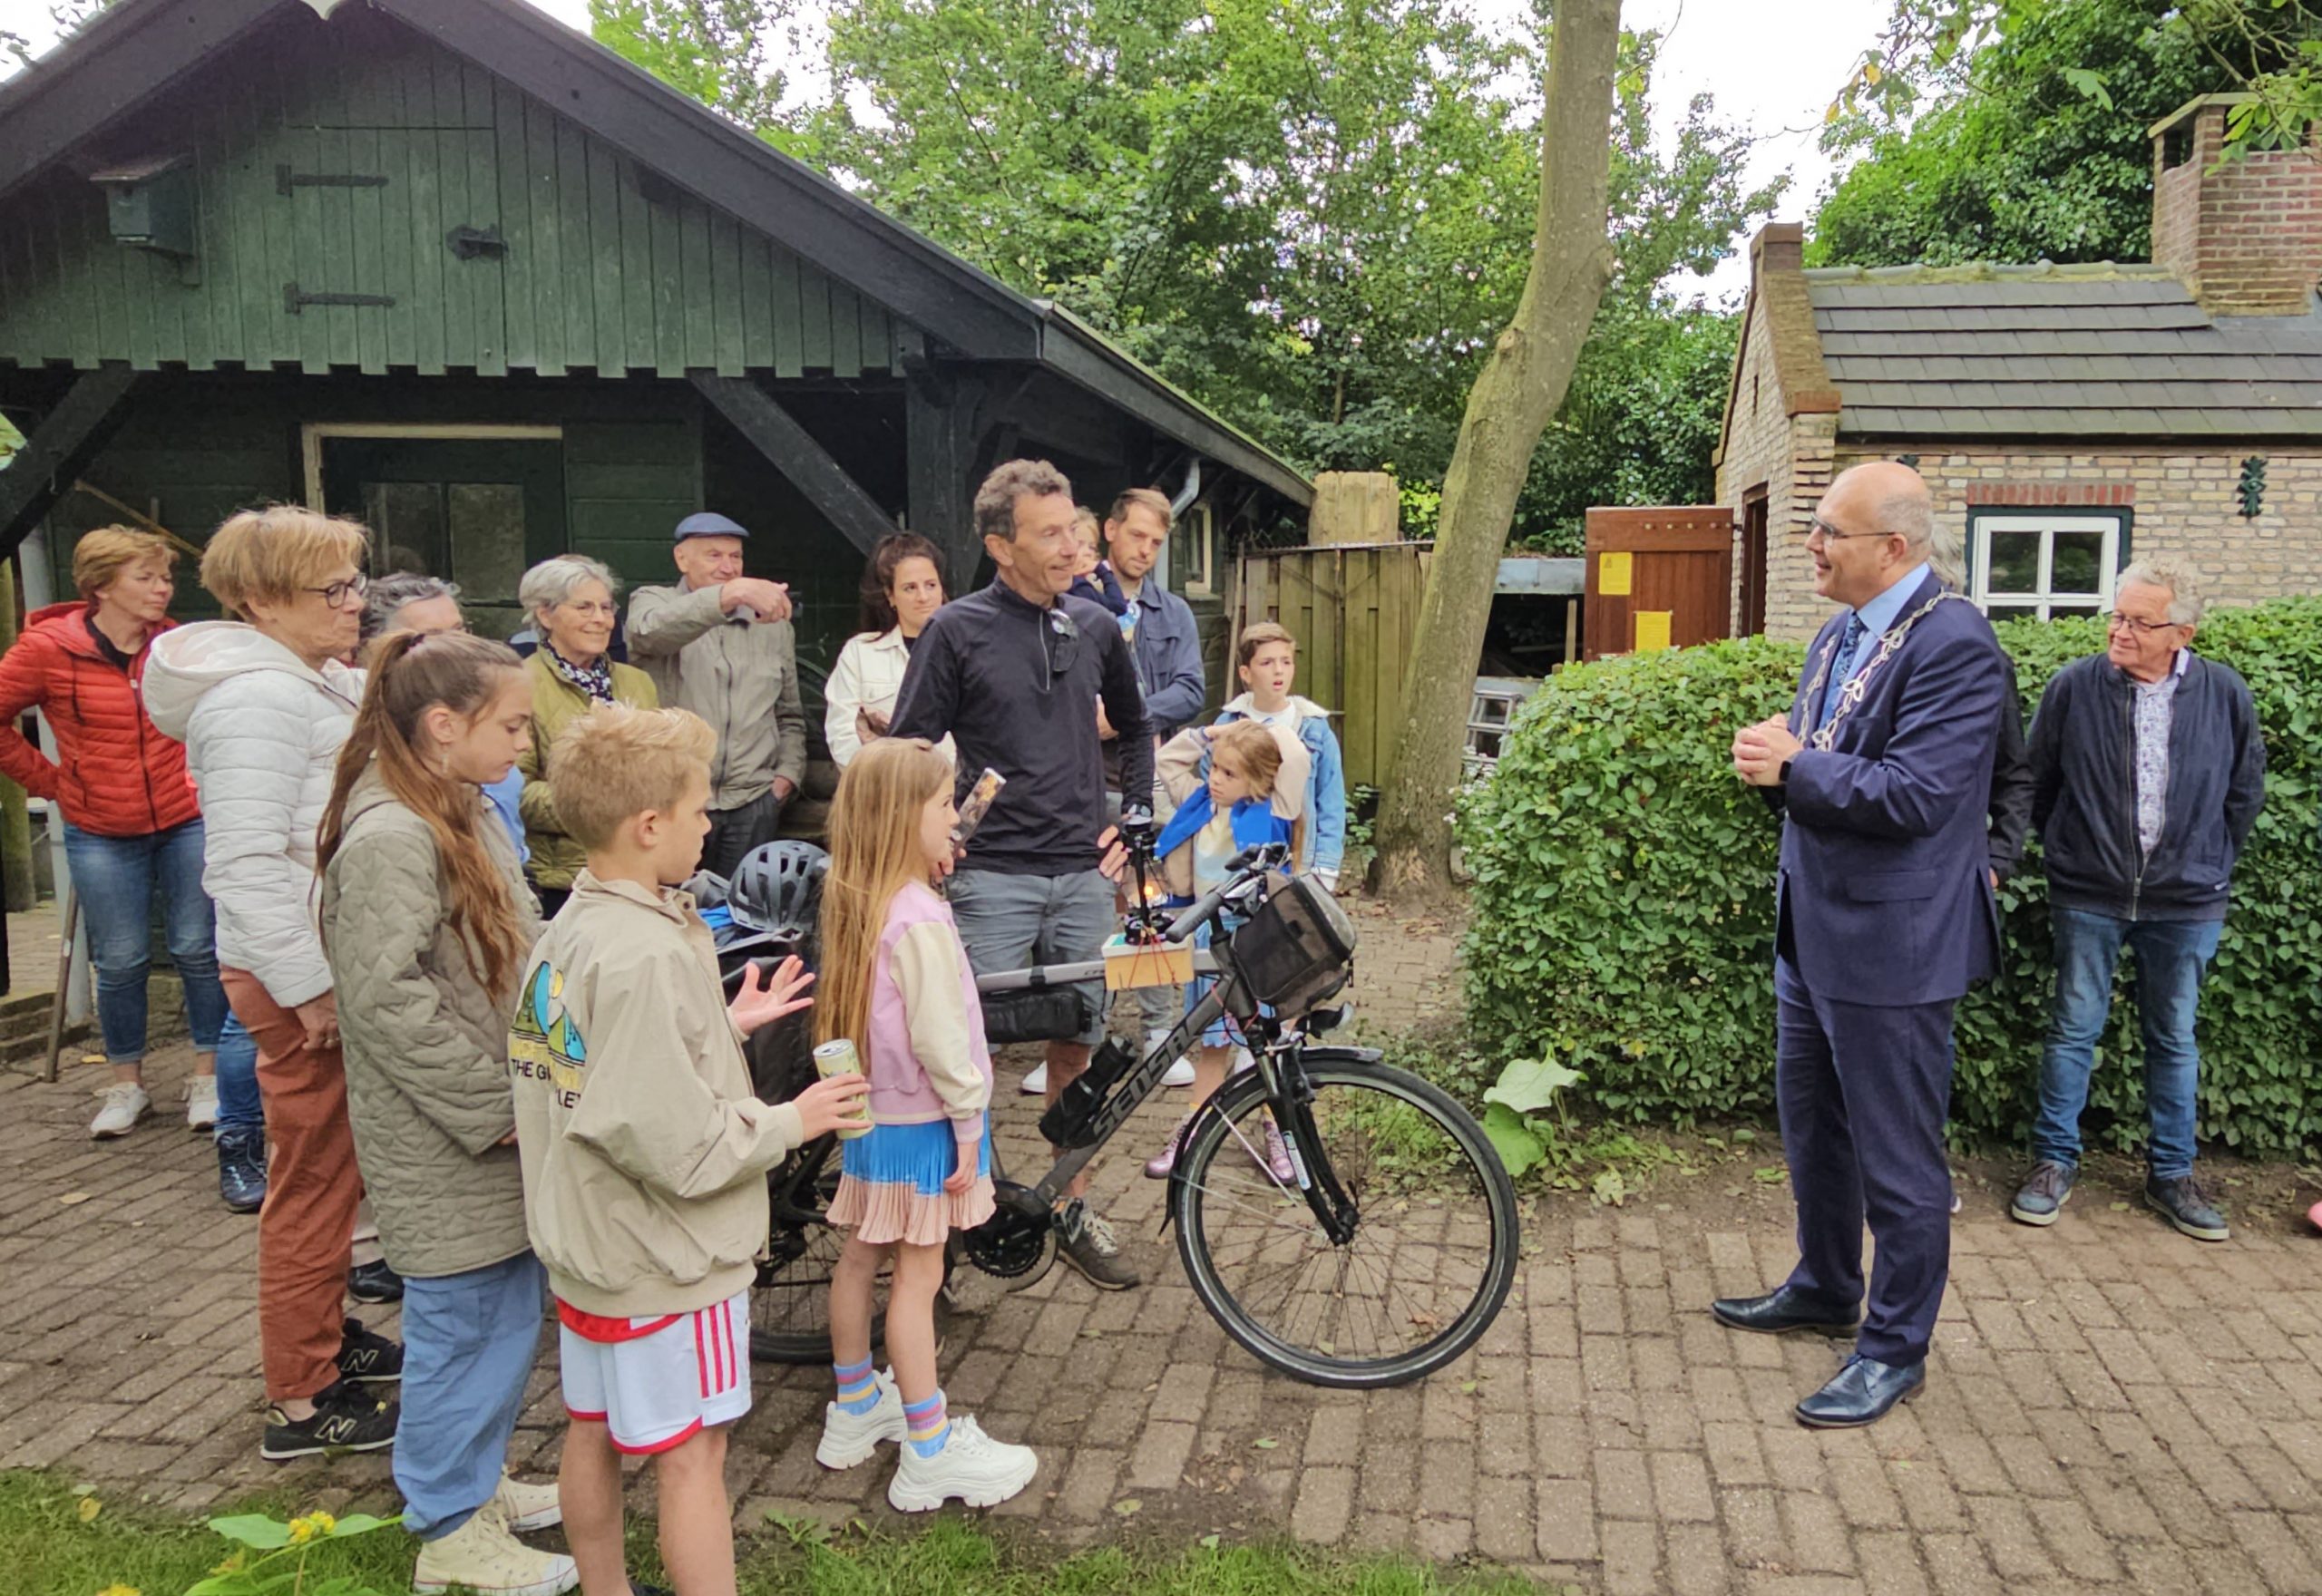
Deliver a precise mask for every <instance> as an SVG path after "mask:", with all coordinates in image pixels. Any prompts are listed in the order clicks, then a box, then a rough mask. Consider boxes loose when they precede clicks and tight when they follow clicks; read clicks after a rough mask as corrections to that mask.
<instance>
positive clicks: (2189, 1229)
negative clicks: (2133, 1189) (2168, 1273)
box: [2144, 1175, 2232, 1241]
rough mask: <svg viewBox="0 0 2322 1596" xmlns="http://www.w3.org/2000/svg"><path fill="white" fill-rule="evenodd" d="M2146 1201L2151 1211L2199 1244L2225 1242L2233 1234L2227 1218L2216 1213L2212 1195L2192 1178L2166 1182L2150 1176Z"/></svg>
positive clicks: (2146, 1183)
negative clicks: (2229, 1228)
mask: <svg viewBox="0 0 2322 1596" xmlns="http://www.w3.org/2000/svg"><path fill="white" fill-rule="evenodd" d="M2144 1201H2145V1205H2146V1206H2147V1207H2148V1208H2152V1209H2155V1210H2158V1211H2159V1212H2160V1213H2161V1216H2162V1217H2163V1218H2164V1219H2166V1220H2168V1221H2169V1222H2170V1223H2171V1224H2172V1225H2175V1226H2176V1227H2177V1228H2178V1229H2179V1230H2180V1231H2183V1232H2184V1233H2185V1234H2186V1235H2189V1236H2190V1237H2192V1238H2193V1240H2195V1241H2224V1240H2225V1239H2226V1237H2227V1236H2229V1235H2230V1234H2231V1233H2232V1232H2231V1231H2228V1230H2227V1229H2226V1224H2225V1215H2223V1214H2221V1213H2220V1212H2218V1211H2217V1204H2216V1203H2214V1202H2210V1196H2209V1193H2208V1192H2204V1191H2202V1190H2201V1188H2200V1183H2199V1182H2196V1181H2195V1180H2194V1179H2193V1177H2192V1176H2190V1175H2179V1176H2178V1177H2177V1178H2176V1179H2175V1180H2172V1181H2164V1180H2162V1179H2161V1177H2160V1176H2158V1175H2148V1176H2146V1177H2145V1182H2144Z"/></svg>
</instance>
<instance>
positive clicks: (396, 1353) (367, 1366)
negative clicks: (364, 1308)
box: [338, 1319, 403, 1386]
mask: <svg viewBox="0 0 2322 1596" xmlns="http://www.w3.org/2000/svg"><path fill="white" fill-rule="evenodd" d="M338 1377H339V1378H341V1379H343V1380H352V1381H354V1382H355V1383H356V1384H357V1385H368V1386H385V1385H392V1384H394V1383H395V1381H397V1380H400V1379H402V1378H403V1347H402V1345H401V1344H400V1343H398V1342H395V1341H390V1340H388V1339H387V1338H385V1336H382V1335H380V1334H378V1333H377V1332H376V1331H374V1330H366V1329H365V1328H363V1321H362V1320H360V1319H348V1320H347V1321H346V1323H345V1324H343V1325H341V1326H340V1327H339V1332H338Z"/></svg>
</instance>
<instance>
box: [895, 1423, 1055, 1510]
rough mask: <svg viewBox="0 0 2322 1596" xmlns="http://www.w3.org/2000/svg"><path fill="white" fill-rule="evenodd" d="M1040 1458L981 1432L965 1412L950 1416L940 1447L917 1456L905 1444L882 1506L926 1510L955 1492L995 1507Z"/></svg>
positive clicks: (1025, 1480)
mask: <svg viewBox="0 0 2322 1596" xmlns="http://www.w3.org/2000/svg"><path fill="white" fill-rule="evenodd" d="M1039 1468H1040V1460H1039V1458H1038V1457H1036V1456H1035V1455H1033V1453H1032V1449H1031V1448H1030V1447H1029V1446H1011V1445H1009V1444H1008V1443H1007V1442H1005V1441H995V1440H993V1439H992V1438H991V1437H990V1435H985V1434H984V1433H983V1426H981V1425H979V1424H977V1423H976V1421H975V1420H974V1419H972V1418H970V1417H969V1416H967V1415H965V1414H955V1415H953V1416H952V1418H951V1435H949V1436H947V1437H946V1438H945V1440H944V1442H943V1450H941V1452H938V1453H937V1454H936V1455H934V1456H932V1457H922V1456H921V1455H919V1452H918V1450H917V1448H915V1447H913V1446H912V1445H909V1444H908V1443H906V1444H905V1445H903V1446H902V1448H901V1449H900V1455H899V1457H898V1458H897V1460H896V1463H895V1477H894V1478H893V1480H892V1481H890V1482H888V1484H887V1505H888V1506H890V1507H892V1508H893V1509H894V1510H895V1511H896V1512H897V1513H932V1512H934V1511H935V1510H936V1509H937V1508H939V1507H941V1506H942V1505H943V1504H944V1502H945V1501H946V1500H947V1499H948V1498H950V1497H953V1496H956V1497H958V1498H959V1499H960V1500H961V1502H964V1503H966V1504H968V1505H969V1506H970V1507H997V1506H998V1505H999V1504H1001V1503H1003V1502H1005V1501H1007V1500H1008V1499H1009V1498H1010V1496H1013V1495H1015V1494H1016V1493H1017V1492H1019V1491H1021V1490H1022V1489H1023V1488H1024V1487H1025V1486H1027V1485H1029V1484H1031V1483H1032V1476H1033V1475H1034V1474H1038V1473H1039Z"/></svg>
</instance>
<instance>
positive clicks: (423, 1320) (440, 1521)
mask: <svg viewBox="0 0 2322 1596" xmlns="http://www.w3.org/2000/svg"><path fill="white" fill-rule="evenodd" d="M547 1292H548V1271H547V1270H543V1269H542V1268H541V1261H540V1260H539V1259H537V1258H534V1257H533V1256H532V1254H531V1253H529V1252H520V1253H518V1254H517V1255H516V1256H515V1257H513V1258H511V1259H509V1260H507V1261H505V1262H503V1263H493V1264H487V1265H485V1266H484V1267H483V1268H482V1269H472V1270H466V1271H465V1272H463V1273H461V1274H456V1275H439V1276H437V1277H435V1278H434V1279H433V1280H422V1279H420V1278H418V1277H416V1276H409V1275H407V1276H405V1278H404V1282H403V1392H402V1396H403V1415H402V1417H401V1418H400V1420H398V1422H397V1423H396V1425H395V1487H396V1489H398V1490H400V1491H401V1492H402V1493H403V1498H404V1510H403V1527H404V1528H405V1529H406V1530H409V1531H410V1532H411V1533H413V1534H415V1535H417V1536H418V1537H419V1538H420V1539H421V1540H423V1541H435V1540H440V1539H442V1538H443V1537H444V1536H445V1535H448V1534H450V1533H452V1532H453V1531H454V1530H456V1529H458V1528H459V1527H460V1526H461V1525H462V1524H463V1523H467V1521H468V1520H469V1519H470V1518H471V1517H473V1515H474V1513H475V1510H476V1509H477V1508H479V1507H482V1506H483V1504H485V1503H487V1502H489V1501H491V1500H492V1494H493V1492H494V1491H497V1490H498V1489H499V1488H500V1473H501V1471H502V1469H503V1468H505V1467H506V1466H507V1465H508V1438H509V1437H510V1436H511V1435H514V1434H515V1433H516V1416H517V1414H518V1413H520V1412H521V1411H522V1409H523V1406H524V1382H525V1380H526V1379H527V1378H529V1377H531V1375H532V1358H533V1355H534V1354H535V1353H536V1352H538V1351H539V1350H540V1344H541V1319H542V1315H543V1311H544V1309H546V1307H547V1302H548V1297H547Z"/></svg>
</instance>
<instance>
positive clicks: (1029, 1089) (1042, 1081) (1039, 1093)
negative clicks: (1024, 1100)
mask: <svg viewBox="0 0 2322 1596" xmlns="http://www.w3.org/2000/svg"><path fill="white" fill-rule="evenodd" d="M1016 1089H1017V1090H1018V1091H1019V1092H1021V1093H1023V1094H1024V1095H1025V1096H1027V1097H1045V1096H1047V1095H1049V1066H1047V1065H1046V1064H1036V1065H1034V1066H1032V1073H1031V1074H1030V1075H1026V1076H1025V1077H1024V1078H1023V1080H1022V1081H1021V1082H1020V1083H1019V1084H1018V1085H1017V1087H1016Z"/></svg>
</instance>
